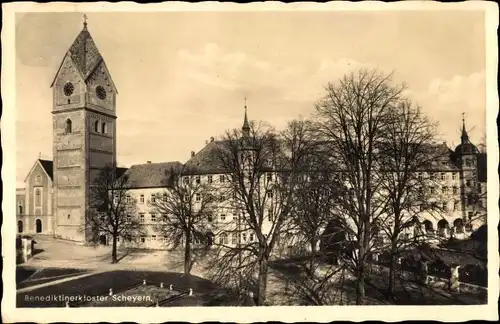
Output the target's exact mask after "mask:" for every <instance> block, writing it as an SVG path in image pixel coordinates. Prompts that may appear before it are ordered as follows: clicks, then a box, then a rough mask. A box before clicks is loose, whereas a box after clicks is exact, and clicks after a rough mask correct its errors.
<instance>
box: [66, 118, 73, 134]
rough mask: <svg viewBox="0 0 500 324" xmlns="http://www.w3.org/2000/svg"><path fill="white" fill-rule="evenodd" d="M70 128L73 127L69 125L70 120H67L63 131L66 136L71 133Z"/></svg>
mask: <svg viewBox="0 0 500 324" xmlns="http://www.w3.org/2000/svg"><path fill="white" fill-rule="evenodd" d="M72 126H73V125H72V123H71V119H67V120H66V126H65V129H64V130H65V133H66V134H71V132H72Z"/></svg>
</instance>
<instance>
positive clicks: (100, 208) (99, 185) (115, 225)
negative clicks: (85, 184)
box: [87, 166, 144, 263]
mask: <svg viewBox="0 0 500 324" xmlns="http://www.w3.org/2000/svg"><path fill="white" fill-rule="evenodd" d="M127 185H128V176H127V174H126V173H125V174H124V175H120V174H119V173H118V172H117V169H116V168H114V167H110V166H106V167H105V168H104V169H102V170H101V171H100V173H99V175H98V176H97V178H96V179H95V180H94V182H93V183H92V186H91V187H90V201H89V207H90V208H89V213H88V215H87V226H88V227H89V229H90V230H91V231H92V233H94V234H95V235H106V237H109V236H111V240H112V254H111V256H112V263H117V262H118V257H117V241H118V238H119V237H121V238H123V239H124V241H132V240H136V239H137V238H138V237H139V236H140V235H141V234H142V233H143V231H144V229H143V226H142V224H141V223H140V222H139V221H138V219H137V210H136V202H135V200H134V199H133V198H132V197H131V196H130V195H129V194H128V189H127Z"/></svg>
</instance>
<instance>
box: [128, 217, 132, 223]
mask: <svg viewBox="0 0 500 324" xmlns="http://www.w3.org/2000/svg"><path fill="white" fill-rule="evenodd" d="M131 222H132V216H130V215H127V223H131Z"/></svg>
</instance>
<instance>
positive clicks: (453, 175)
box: [451, 172, 457, 180]
mask: <svg viewBox="0 0 500 324" xmlns="http://www.w3.org/2000/svg"><path fill="white" fill-rule="evenodd" d="M451 178H452V179H453V180H457V173H456V172H453V173H452V175H451Z"/></svg>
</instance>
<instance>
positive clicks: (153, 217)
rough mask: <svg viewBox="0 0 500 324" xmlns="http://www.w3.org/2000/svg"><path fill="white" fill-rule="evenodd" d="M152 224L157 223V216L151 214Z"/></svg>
mask: <svg viewBox="0 0 500 324" xmlns="http://www.w3.org/2000/svg"><path fill="white" fill-rule="evenodd" d="M151 222H153V223H154V222H156V214H153V213H151Z"/></svg>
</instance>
